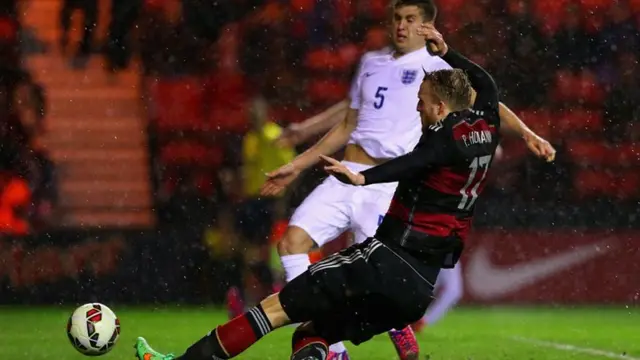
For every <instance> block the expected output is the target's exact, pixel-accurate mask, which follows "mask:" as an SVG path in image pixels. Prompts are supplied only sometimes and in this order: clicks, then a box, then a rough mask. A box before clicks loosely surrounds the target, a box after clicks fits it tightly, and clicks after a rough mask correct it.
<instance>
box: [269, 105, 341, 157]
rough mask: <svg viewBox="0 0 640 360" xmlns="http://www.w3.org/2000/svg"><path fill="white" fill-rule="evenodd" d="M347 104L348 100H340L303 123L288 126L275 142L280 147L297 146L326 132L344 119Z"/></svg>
mask: <svg viewBox="0 0 640 360" xmlns="http://www.w3.org/2000/svg"><path fill="white" fill-rule="evenodd" d="M349 103H350V100H349V99H345V100H342V101H340V102H338V103H336V104H334V105H333V106H331V107H330V108H328V109H326V110H325V111H323V112H321V113H319V114H317V115H314V116H312V117H310V118H308V119H306V120H305V121H303V122H300V123H295V124H291V125H289V126H288V127H287V128H286V129H285V130H284V131H283V133H282V135H281V136H280V137H279V138H278V139H277V142H278V143H279V144H282V145H289V146H293V145H298V144H300V143H303V142H305V141H306V140H307V139H309V138H310V137H312V136H314V135H317V134H320V133H324V132H326V131H328V130H329V129H331V128H332V127H334V126H335V125H337V124H338V123H339V122H340V121H342V120H343V119H344V117H345V116H346V114H347V110H348V109H349Z"/></svg>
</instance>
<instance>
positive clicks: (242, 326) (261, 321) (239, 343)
mask: <svg viewBox="0 0 640 360" xmlns="http://www.w3.org/2000/svg"><path fill="white" fill-rule="evenodd" d="M271 330H273V328H272V326H271V323H270V322H269V319H268V318H267V315H266V314H265V312H264V310H263V309H262V306H260V305H258V306H256V307H254V308H252V309H250V310H249V311H247V312H246V313H244V314H242V315H240V316H238V317H236V318H235V319H232V320H230V321H229V322H227V323H226V324H224V325H220V326H218V327H217V328H215V329H214V330H212V331H211V332H209V333H208V334H207V335H206V336H205V337H203V338H202V339H200V340H198V342H196V343H195V344H193V345H191V346H190V347H189V348H188V349H187V351H186V352H185V353H184V355H182V356H181V357H180V358H179V359H180V360H212V359H213V360H224V359H231V358H232V357H235V356H236V355H238V354H240V353H242V352H243V351H245V350H246V349H247V348H249V347H250V346H251V345H253V344H254V343H255V342H256V341H258V340H260V339H261V338H262V337H263V336H265V335H266V334H268V333H269V332H270V331H271Z"/></svg>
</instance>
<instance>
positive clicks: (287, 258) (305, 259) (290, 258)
mask: <svg viewBox="0 0 640 360" xmlns="http://www.w3.org/2000/svg"><path fill="white" fill-rule="evenodd" d="M280 260H281V261H282V267H283V268H284V274H285V276H286V279H287V282H289V281H291V280H293V279H295V278H296V277H298V275H300V274H302V273H303V272H305V271H307V268H309V265H311V261H310V260H309V255H307V254H295V255H284V256H281V257H280Z"/></svg>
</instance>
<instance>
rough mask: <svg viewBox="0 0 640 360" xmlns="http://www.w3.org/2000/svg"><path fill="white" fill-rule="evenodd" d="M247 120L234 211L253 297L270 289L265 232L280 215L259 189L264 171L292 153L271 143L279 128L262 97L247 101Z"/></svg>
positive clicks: (278, 202) (277, 206)
mask: <svg viewBox="0 0 640 360" xmlns="http://www.w3.org/2000/svg"><path fill="white" fill-rule="evenodd" d="M250 122H251V129H250V130H249V132H248V133H247V134H246V135H245V137H244V141H243V145H242V154H243V166H242V183H243V202H242V203H241V204H240V206H239V211H238V213H237V214H238V218H237V224H238V230H239V231H240V233H241V234H242V235H243V236H242V238H243V240H244V244H245V248H244V249H243V251H244V254H245V263H246V266H247V268H248V272H249V273H251V274H252V275H253V277H254V278H255V279H257V281H258V283H259V284H260V288H259V289H258V290H257V291H248V292H247V293H246V294H247V297H249V298H251V299H254V300H257V299H261V298H262V297H264V296H266V295H268V294H270V293H271V292H272V286H273V277H272V274H271V268H270V267H269V255H270V244H269V235H270V233H271V229H272V227H273V224H274V221H275V220H276V219H277V218H278V217H281V216H282V215H283V211H282V209H283V203H282V201H281V199H279V198H265V197H261V196H260V195H259V193H260V188H261V186H262V184H263V183H264V179H265V173H267V172H269V171H272V170H275V169H277V168H278V167H280V166H282V165H284V164H286V163H288V162H290V161H291V160H293V157H294V155H295V153H294V151H293V149H291V148H280V147H278V146H276V145H275V140H276V139H277V138H278V137H279V136H280V134H281V133H282V128H281V127H280V126H278V125H277V124H276V123H275V122H274V121H272V120H271V119H270V118H269V107H268V104H267V102H266V100H265V99H264V98H261V97H257V98H255V99H254V100H253V102H252V103H251V113H250Z"/></svg>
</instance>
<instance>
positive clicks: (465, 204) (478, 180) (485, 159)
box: [458, 155, 491, 210]
mask: <svg viewBox="0 0 640 360" xmlns="http://www.w3.org/2000/svg"><path fill="white" fill-rule="evenodd" d="M490 162H491V155H486V156H480V157H477V158H474V159H473V161H472V162H471V165H469V169H471V171H470V172H469V179H467V183H466V184H465V185H464V186H463V187H462V189H460V195H462V199H460V204H458V209H460V210H469V209H471V207H472V206H473V204H474V203H475V202H476V200H477V199H478V187H480V184H482V181H483V180H484V178H485V177H486V176H487V171H488V170H489V163H490ZM479 168H481V169H483V171H482V176H477V175H478V169H479ZM469 189H471V191H469Z"/></svg>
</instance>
